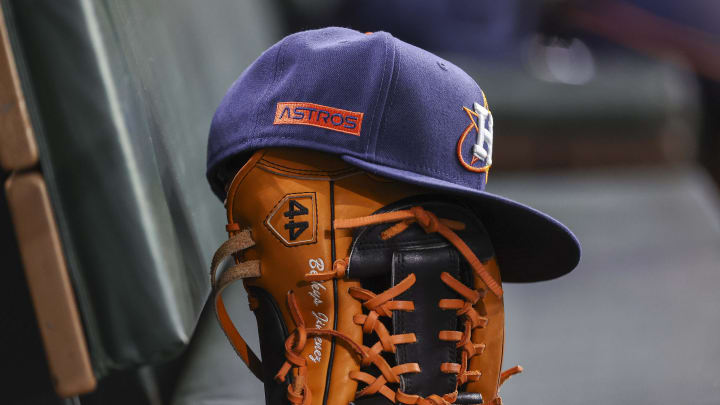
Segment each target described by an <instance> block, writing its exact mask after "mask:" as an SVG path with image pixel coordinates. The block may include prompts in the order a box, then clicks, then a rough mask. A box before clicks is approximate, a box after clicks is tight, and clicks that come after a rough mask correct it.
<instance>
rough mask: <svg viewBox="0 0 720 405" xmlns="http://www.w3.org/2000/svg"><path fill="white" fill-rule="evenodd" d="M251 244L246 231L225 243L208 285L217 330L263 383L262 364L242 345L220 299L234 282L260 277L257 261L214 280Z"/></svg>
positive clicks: (243, 263)
mask: <svg viewBox="0 0 720 405" xmlns="http://www.w3.org/2000/svg"><path fill="white" fill-rule="evenodd" d="M254 245H255V241H253V239H252V237H251V235H250V230H249V229H243V230H242V231H240V232H238V233H237V234H235V235H233V236H232V237H231V238H230V239H228V240H227V241H225V243H223V244H222V245H221V246H220V247H219V248H218V250H217V251H216V252H215V255H214V256H213V260H212V265H211V269H210V285H211V286H212V289H213V295H214V302H215V315H216V316H217V319H218V322H220V327H221V328H222V330H223V332H224V333H225V336H226V337H227V338H228V340H229V341H230V344H232V346H233V348H234V349H235V352H236V353H237V354H238V356H240V358H241V359H242V361H244V362H245V364H247V366H248V368H250V371H252V373H253V374H254V375H255V377H257V378H258V379H259V380H261V381H262V380H263V377H262V362H261V361H260V359H258V357H257V356H256V355H255V353H253V351H252V350H251V349H250V347H248V345H247V342H245V339H243V337H242V336H241V335H240V332H238V331H237V328H236V327H235V324H233V321H232V319H230V315H229V314H228V312H227V309H226V308H225V303H224V302H223V299H222V292H223V290H224V289H225V288H226V287H227V286H229V285H230V284H232V283H233V282H234V281H237V280H240V279H245V278H249V277H260V274H261V272H260V261H259V260H248V261H245V262H241V263H239V264H236V265H234V266H232V267H230V268H229V269H227V270H225V271H224V272H223V273H222V274H221V275H220V277H219V278H217V277H216V276H217V269H218V267H219V266H220V263H222V262H223V260H225V259H226V258H227V257H229V256H232V255H233V254H235V253H239V252H242V251H244V250H245V249H248V248H250V247H252V246H254Z"/></svg>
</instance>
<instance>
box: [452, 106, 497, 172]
mask: <svg viewBox="0 0 720 405" xmlns="http://www.w3.org/2000/svg"><path fill="white" fill-rule="evenodd" d="M483 97H484V95H483ZM463 110H465V112H466V113H467V115H468V118H470V123H469V124H468V126H467V127H465V131H463V133H462V135H461V136H460V139H459V140H458V143H457V156H458V159H459V160H460V164H462V166H463V167H464V168H465V169H467V170H470V171H471V172H477V173H486V174H487V173H488V171H489V170H490V166H491V165H492V148H493V117H492V114H490V110H489V109H488V108H487V101H485V106H484V107H483V106H481V105H480V104H478V103H474V104H473V109H472V110H471V109H469V108H467V107H464V106H463ZM473 129H474V130H475V132H476V133H477V138H475V143H474V144H472V147H470V148H463V146H464V145H465V140H466V139H467V136H468V135H469V134H470V133H471V132H473ZM468 153H469V155H470V157H471V159H470V163H468V162H467V161H466V160H465V157H464V156H465V155H466V154H468ZM486 180H487V178H486Z"/></svg>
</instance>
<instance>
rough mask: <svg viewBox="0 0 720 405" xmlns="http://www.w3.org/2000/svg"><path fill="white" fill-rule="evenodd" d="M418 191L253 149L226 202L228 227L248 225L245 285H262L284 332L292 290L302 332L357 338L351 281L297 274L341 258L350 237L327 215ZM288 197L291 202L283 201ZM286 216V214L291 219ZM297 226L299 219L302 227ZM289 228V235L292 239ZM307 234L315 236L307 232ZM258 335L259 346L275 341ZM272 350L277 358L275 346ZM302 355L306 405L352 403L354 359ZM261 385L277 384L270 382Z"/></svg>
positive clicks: (369, 208) (313, 346) (353, 213)
mask: <svg viewBox="0 0 720 405" xmlns="http://www.w3.org/2000/svg"><path fill="white" fill-rule="evenodd" d="M425 192H426V190H423V189H421V188H418V187H415V186H410V185H406V184H402V183H397V182H392V181H388V180H385V179H382V178H378V177H375V176H372V175H369V174H367V173H364V172H362V171H359V170H358V169H356V168H354V167H352V166H349V165H348V164H346V163H344V162H343V161H341V160H340V159H338V158H336V157H333V156H331V155H327V154H322V153H318V152H311V151H305V150H298V149H269V150H264V151H259V152H257V153H256V154H255V155H254V156H253V157H252V158H251V159H250V161H249V162H248V163H247V164H246V165H245V166H243V168H242V169H241V170H240V171H239V172H238V173H237V175H236V176H235V178H234V180H233V181H232V183H231V185H230V187H229V189H228V199H227V202H226V205H227V209H228V222H229V223H238V224H239V225H240V226H241V227H249V228H250V229H251V232H252V236H253V239H254V240H255V242H256V246H255V247H254V248H251V249H250V250H249V251H247V252H246V254H245V258H246V259H256V258H257V259H260V261H261V271H262V277H260V278H258V279H251V280H248V281H247V282H246V286H247V288H248V289H252V288H262V289H263V290H264V291H267V292H268V293H269V294H270V295H271V296H272V297H274V298H275V299H276V300H277V302H278V308H279V310H280V312H281V314H282V319H283V321H284V323H285V325H286V326H287V328H288V330H289V331H290V332H292V331H293V330H294V329H295V325H294V323H293V321H292V319H291V318H290V316H289V313H288V307H287V305H286V301H285V297H286V294H287V292H288V291H289V290H293V291H294V292H295V294H296V298H297V302H298V305H299V307H300V312H301V314H302V317H303V319H304V321H305V323H306V325H307V326H308V327H322V328H333V327H334V328H335V329H336V330H338V331H341V332H343V333H345V334H347V335H349V336H351V337H353V339H356V340H357V341H361V339H362V331H361V329H360V328H359V327H358V326H357V325H355V324H354V323H353V320H352V317H353V315H355V314H357V313H360V312H361V308H360V304H359V303H358V301H357V300H355V299H354V298H352V297H350V296H349V294H348V293H347V291H348V288H349V287H350V286H357V285H359V283H358V282H357V281H349V280H332V281H326V282H322V283H317V284H310V283H307V282H305V281H303V276H304V274H305V273H307V272H310V271H312V270H318V271H322V270H325V271H328V270H330V269H331V267H332V263H333V260H334V259H336V258H343V257H345V256H347V255H348V253H349V247H350V244H351V242H352V238H353V235H352V232H351V231H350V230H339V231H337V232H333V231H332V229H331V228H332V227H331V224H332V220H333V218H353V217H359V216H365V215H369V214H371V213H372V212H374V211H376V210H378V209H380V208H381V207H383V206H386V205H388V204H390V203H392V202H395V201H398V200H401V199H403V198H405V197H408V196H411V195H416V194H421V193H425ZM308 195H311V196H312V197H309V198H308V197H306V196H308ZM301 197H302V198H301ZM292 199H295V201H296V202H295V203H290V202H289V200H292ZM291 204H292V207H291ZM298 204H299V205H298ZM305 210H307V213H304V212H305ZM286 213H288V214H290V213H292V214H293V215H292V218H291V217H290V216H289V215H287V216H286V215H285V214H286ZM312 218H314V223H313V219H312ZM291 220H292V221H293V223H292V225H291V224H290V221H291ZM302 222H307V227H305V226H304V225H302V224H301V223H302ZM286 225H287V226H288V228H286V227H285V226H286ZM291 229H292V230H293V231H292V232H295V233H296V234H295V235H294V236H295V238H294V240H291V239H293V238H292V236H293V235H291ZM313 232H314V233H315V237H311V235H310V234H311V233H313ZM298 241H304V242H300V243H296V242H298ZM338 308H339V309H340V310H339V311H338V310H337V309H338ZM229 310H230V311H231V312H232V308H229ZM260 332H261V335H260V341H263V340H265V339H276V337H274V336H273V337H270V336H263V330H261V331H260ZM276 350H277V351H279V352H280V353H284V347H283V346H282V345H281V346H278V347H277V348H276ZM303 357H304V358H305V359H306V360H307V364H308V374H309V377H308V380H309V381H310V389H311V391H312V398H313V401H312V403H313V405H320V404H323V403H327V404H344V403H348V402H350V401H351V400H352V399H353V398H354V395H355V390H356V387H357V385H356V383H355V382H354V381H353V380H351V379H350V378H349V373H350V371H352V370H355V369H357V368H358V361H357V359H356V358H355V356H354V355H353V354H351V353H350V352H349V351H348V350H347V349H346V348H345V347H344V346H343V345H341V344H334V343H333V342H332V340H330V339H324V338H322V339H317V340H316V339H314V338H309V339H308V343H307V344H306V346H305V350H304V352H303ZM331 362H332V365H330V364H331ZM276 371H277V370H276ZM266 384H272V385H276V384H277V383H276V382H275V381H272V380H270V381H267V382H266ZM273 398H274V397H273ZM328 398H329V399H328ZM278 403H283V402H278Z"/></svg>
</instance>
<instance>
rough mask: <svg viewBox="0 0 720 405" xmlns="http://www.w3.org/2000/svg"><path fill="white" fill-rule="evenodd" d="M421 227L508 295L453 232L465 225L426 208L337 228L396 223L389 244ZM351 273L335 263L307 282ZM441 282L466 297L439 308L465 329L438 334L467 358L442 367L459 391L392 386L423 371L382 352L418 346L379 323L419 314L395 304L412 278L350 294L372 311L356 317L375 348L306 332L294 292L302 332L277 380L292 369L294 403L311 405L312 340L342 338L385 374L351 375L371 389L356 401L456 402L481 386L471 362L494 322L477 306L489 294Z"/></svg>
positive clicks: (447, 279) (290, 343)
mask: <svg viewBox="0 0 720 405" xmlns="http://www.w3.org/2000/svg"><path fill="white" fill-rule="evenodd" d="M415 222H417V223H418V224H419V225H420V226H421V227H422V228H423V229H424V230H425V232H427V233H433V232H437V233H439V234H440V235H442V236H443V237H444V238H445V239H447V240H448V241H449V242H450V243H451V244H452V245H453V246H454V247H455V248H456V249H457V250H458V251H459V252H460V254H462V255H463V257H464V258H465V260H467V262H468V263H469V264H470V266H471V268H472V269H473V271H474V272H475V274H477V275H478V277H480V279H481V280H483V282H484V283H485V285H486V286H487V287H488V289H489V290H490V291H491V292H492V293H493V294H496V295H497V296H498V297H501V296H502V293H503V292H502V288H501V286H500V284H499V283H498V282H497V281H496V280H495V279H493V277H492V276H491V275H490V273H489V272H488V271H487V269H486V268H485V266H484V265H483V264H482V262H480V260H479V259H478V258H477V256H475V254H474V253H473V252H472V250H471V249H470V248H469V247H468V246H467V244H465V242H463V240H462V239H460V237H459V236H458V235H457V234H456V233H455V232H454V231H453V230H462V229H464V227H465V225H464V224H462V223H460V222H457V221H452V220H447V219H439V218H437V217H436V216H435V214H433V213H432V212H428V211H426V210H424V209H423V208H421V207H412V208H410V209H409V210H401V211H394V212H388V213H382V214H375V215H370V216H366V217H360V218H352V219H338V220H335V223H334V226H335V228H336V229H349V228H356V227H361V226H367V225H374V224H381V223H395V224H394V225H392V226H391V227H389V228H388V229H386V230H385V231H384V232H383V233H382V234H381V237H382V238H383V239H389V238H392V237H394V236H396V235H398V234H400V233H401V232H403V231H404V230H405V229H407V227H408V226H410V224H412V223H415ZM346 269H347V259H340V260H336V261H335V263H334V264H333V269H332V271H329V272H325V273H318V274H306V275H305V279H306V280H307V281H325V280H330V279H333V278H341V277H344V275H345V271H346ZM440 279H441V280H442V281H443V283H445V284H446V285H447V286H448V287H449V288H451V289H452V290H454V291H455V292H456V293H457V294H458V295H460V296H461V297H462V299H442V300H440V302H439V304H438V305H439V306H440V308H442V309H445V310H455V311H456V314H457V316H458V317H459V318H461V320H462V324H463V330H462V331H457V330H443V331H440V332H439V335H438V338H439V339H440V340H444V341H449V342H456V348H457V349H458V350H459V351H460V353H461V355H460V363H443V364H442V366H441V371H442V372H444V373H448V374H455V375H456V381H457V385H456V390H455V391H454V392H451V393H448V394H445V395H442V396H440V395H431V396H428V397H425V398H423V397H420V396H418V395H411V394H406V393H404V392H402V391H401V390H400V389H399V388H398V389H396V390H392V389H391V388H390V387H389V386H388V385H387V384H389V383H395V384H397V383H399V382H400V378H399V376H401V375H403V374H406V373H419V372H420V366H419V365H418V364H417V363H405V364H398V365H396V366H394V367H393V366H390V365H389V364H388V363H387V361H386V360H385V359H384V358H383V356H382V354H381V353H382V352H389V353H395V351H396V345H398V344H409V343H414V342H415V341H416V337H415V334H414V333H405V334H398V335H391V334H390V332H389V331H388V330H387V328H386V327H385V325H384V324H383V323H382V322H381V321H379V317H381V316H384V317H388V318H392V316H393V311H413V310H414V308H415V306H414V304H413V302H412V301H401V300H395V298H396V297H397V296H399V295H400V294H402V293H403V292H405V291H407V290H408V289H409V288H410V287H412V285H413V284H414V283H415V275H414V274H410V275H409V276H407V277H406V278H405V279H404V280H402V281H401V282H400V283H398V284H396V285H395V286H393V287H391V288H389V289H387V290H385V291H383V292H382V293H380V294H375V293H373V292H372V291H369V290H366V289H364V288H360V287H351V288H350V290H349V292H350V295H351V296H352V297H353V298H355V299H357V300H358V301H360V302H362V305H363V307H365V309H366V310H367V311H368V313H367V315H365V314H356V315H355V316H354V317H353V321H354V323H355V324H357V325H360V326H362V330H363V333H375V334H376V335H377V337H378V342H377V343H375V344H374V345H373V346H372V347H367V346H364V345H362V344H358V343H356V342H354V341H353V340H352V339H351V338H350V337H349V336H347V335H345V334H343V333H341V332H338V331H335V330H332V329H316V328H306V327H305V322H304V320H303V319H302V316H301V315H300V311H299V309H298V306H297V302H296V300H295V295H294V293H293V292H292V291H290V292H288V296H287V301H288V306H289V308H290V313H291V316H292V318H293V321H294V323H295V326H296V329H295V331H294V332H293V333H292V334H291V335H290V336H289V337H288V339H287V340H286V342H285V357H286V361H285V363H284V364H283V366H282V368H281V369H280V371H279V372H278V373H277V375H276V376H275V378H276V379H278V380H280V381H285V378H286V376H287V373H288V372H289V371H290V370H291V369H295V372H294V373H293V375H294V379H293V382H292V384H290V385H289V386H288V399H289V400H290V402H291V403H293V404H303V405H307V404H310V402H311V392H310V389H309V388H308V386H307V381H306V374H307V364H306V360H305V359H304V358H303V357H302V351H303V349H304V347H305V344H306V342H307V337H308V336H325V337H336V338H338V339H340V340H342V341H344V342H345V343H347V345H348V346H349V347H350V348H352V349H353V351H354V352H355V353H356V354H357V355H358V356H359V357H360V359H361V366H362V367H366V366H369V365H371V364H372V365H374V366H375V367H376V368H377V369H378V370H379V371H380V373H381V374H380V376H378V377H375V376H373V375H371V374H368V373H365V372H363V371H354V372H352V373H350V378H352V379H354V380H356V381H358V382H362V383H364V384H365V388H363V389H362V390H360V391H358V392H357V393H356V398H359V397H362V396H366V395H373V394H377V393H379V394H381V395H383V396H385V397H386V398H387V399H389V400H390V401H392V402H393V403H401V404H418V405H446V404H452V403H454V402H455V400H456V398H457V394H458V391H457V388H459V387H460V386H461V385H463V384H465V383H466V382H471V381H477V379H478V378H479V377H480V372H479V371H478V370H468V365H469V362H470V359H471V358H472V357H473V356H476V355H478V354H480V353H482V351H483V349H484V348H485V345H483V344H474V343H472V341H471V340H470V339H471V335H472V331H473V329H475V328H482V327H484V326H485V325H486V324H487V322H488V320H487V318H486V317H483V316H481V315H480V314H479V313H478V312H477V311H476V310H475V308H474V305H475V304H476V303H477V302H478V301H479V300H481V299H482V298H483V297H484V295H485V290H482V289H481V290H475V289H472V288H469V287H467V286H466V285H465V284H463V283H462V282H460V281H459V280H457V279H456V278H454V277H453V276H451V275H450V274H449V273H447V272H443V273H442V274H441V275H440ZM520 371H522V368H520V367H519V366H517V367H514V368H512V369H510V370H507V371H505V372H503V373H502V375H501V378H500V382H501V383H502V382H504V381H505V380H506V379H507V378H509V377H510V376H512V375H513V374H516V373H518V372H520ZM493 400H494V402H495V403H496V404H500V403H502V401H501V400H500V398H499V397H497V398H494V399H493Z"/></svg>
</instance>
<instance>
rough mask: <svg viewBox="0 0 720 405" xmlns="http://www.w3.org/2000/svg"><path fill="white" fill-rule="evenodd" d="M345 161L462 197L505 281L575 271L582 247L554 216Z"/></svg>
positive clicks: (355, 160) (388, 169)
mask: <svg viewBox="0 0 720 405" xmlns="http://www.w3.org/2000/svg"><path fill="white" fill-rule="evenodd" d="M341 157H342V159H343V160H344V161H346V162H347V163H350V164H352V165H354V166H357V167H359V168H361V169H363V170H366V171H368V172H370V173H374V174H377V175H379V176H384V177H388V178H391V179H395V180H399V181H403V182H408V183H412V184H417V185H420V186H425V187H429V188H432V189H435V190H441V191H446V192H449V193H451V194H454V195H457V196H462V197H464V199H465V200H466V201H467V202H468V204H469V205H470V207H471V208H472V209H473V210H475V212H476V213H477V215H478V216H479V217H480V220H481V221H482V222H483V225H484V226H485V228H486V229H487V231H488V233H489V234H490V238H491V240H492V243H493V247H494V248H495V255H496V257H497V260H498V263H499V265H500V271H501V274H502V280H503V281H504V282H514V283H527V282H534V281H543V280H550V279H553V278H557V277H560V276H562V275H564V274H567V273H569V272H570V271H572V270H573V269H574V268H575V266H577V264H578V262H579V261H580V243H579V242H578V240H577V238H576V237H575V235H573V233H572V232H571V231H570V230H569V229H568V228H567V227H566V226H565V225H563V224H562V223H560V222H558V221H557V220H555V219H554V218H552V217H550V216H549V215H546V214H544V213H542V212H540V211H537V210H535V209H533V208H531V207H528V206H526V205H523V204H520V203H518V202H516V201H513V200H510V199H507V198H503V197H500V196H498V195H495V194H492V193H488V192H485V191H479V190H475V189H472V188H469V187H464V186H460V185H457V184H454V183H450V182H448V181H444V180H440V179H436V178H433V177H429V176H425V175H422V174H418V173H415V172H410V171H407V170H402V169H396V168H393V167H389V166H384V165H380V164H376V163H370V162H367V161H365V160H362V159H358V158H356V157H353V156H349V155H342V156H341Z"/></svg>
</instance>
